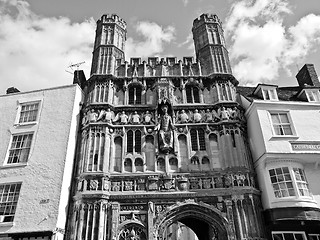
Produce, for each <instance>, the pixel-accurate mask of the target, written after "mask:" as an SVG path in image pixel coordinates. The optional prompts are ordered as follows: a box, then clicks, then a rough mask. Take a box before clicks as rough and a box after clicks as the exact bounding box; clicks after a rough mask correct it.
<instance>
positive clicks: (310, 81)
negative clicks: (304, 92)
mask: <svg viewBox="0 0 320 240" xmlns="http://www.w3.org/2000/svg"><path fill="white" fill-rule="evenodd" d="M296 78H297V80H298V84H299V86H300V87H302V88H303V87H304V86H305V85H309V86H313V87H320V82H319V78H318V76H317V73H316V70H315V68H314V65H313V64H305V65H304V66H303V67H302V68H301V69H300V71H299V72H298V74H297V75H296Z"/></svg>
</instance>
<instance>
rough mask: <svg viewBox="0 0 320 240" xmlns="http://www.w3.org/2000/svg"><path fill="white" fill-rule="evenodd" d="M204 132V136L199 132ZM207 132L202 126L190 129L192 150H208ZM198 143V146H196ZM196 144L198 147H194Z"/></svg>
mask: <svg viewBox="0 0 320 240" xmlns="http://www.w3.org/2000/svg"><path fill="white" fill-rule="evenodd" d="M200 131H201V132H202V133H203V136H200V134H199V132H200ZM193 132H195V134H196V136H194V135H193V134H192V133H193ZM205 139H206V132H205V130H203V129H201V128H191V129H190V141H191V150H192V151H206V150H207V146H206V141H205ZM196 145H197V146H196ZM195 146H196V148H197V149H195V148H194V147H195Z"/></svg>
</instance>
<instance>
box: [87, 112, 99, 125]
mask: <svg viewBox="0 0 320 240" xmlns="http://www.w3.org/2000/svg"><path fill="white" fill-rule="evenodd" d="M97 118H98V113H96V112H95V111H94V109H91V110H90V111H89V112H88V120H89V122H96V121H97Z"/></svg>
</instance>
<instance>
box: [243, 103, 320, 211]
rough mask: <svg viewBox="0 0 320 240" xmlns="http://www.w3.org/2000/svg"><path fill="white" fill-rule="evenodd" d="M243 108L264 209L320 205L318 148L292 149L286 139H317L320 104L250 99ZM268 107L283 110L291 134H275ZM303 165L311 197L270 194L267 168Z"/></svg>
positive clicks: (289, 140) (271, 192) (319, 157)
mask: <svg viewBox="0 0 320 240" xmlns="http://www.w3.org/2000/svg"><path fill="white" fill-rule="evenodd" d="M243 106H244V107H245V108H246V117H247V122H248V135H249V142H250V147H251V150H252V155H253V160H254V162H255V169H256V172H257V178H258V182H259V186H260V190H261V192H262V203H263V206H264V208H265V209H268V208H277V207H289V206H291V207H293V206H305V207H316V208H320V188H319V179H320V167H318V164H319V163H320V151H294V150H292V147H291V144H290V142H295V141H297V142H300V141H301V142H320V104H314V103H309V102H304V103H303V102H283V101H279V102H269V101H261V100H254V102H253V103H252V104H251V105H248V104H245V105H243ZM270 111H287V112H288V113H289V115H290V117H291V120H292V125H293V128H294V129H293V130H294V131H295V136H294V137H291V136H275V135H274V134H273V127H272V122H271V117H270ZM293 165H295V166H299V167H300V168H303V169H304V171H305V174H306V178H307V180H308V183H309V189H310V191H311V192H312V193H313V197H312V198H310V197H309V198H308V197H303V198H280V199H279V198H278V199H276V198H275V197H274V193H273V189H272V185H271V181H270V176H269V172H268V169H270V168H275V167H281V166H293Z"/></svg>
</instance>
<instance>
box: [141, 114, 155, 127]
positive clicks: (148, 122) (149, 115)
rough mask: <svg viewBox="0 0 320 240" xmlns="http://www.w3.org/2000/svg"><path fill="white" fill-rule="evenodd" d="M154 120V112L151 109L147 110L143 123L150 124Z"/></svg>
mask: <svg viewBox="0 0 320 240" xmlns="http://www.w3.org/2000/svg"><path fill="white" fill-rule="evenodd" d="M152 122H153V120H152V114H151V113H150V112H149V111H146V113H145V114H144V115H143V123H144V124H146V125H149V124H151V123H152Z"/></svg>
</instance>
